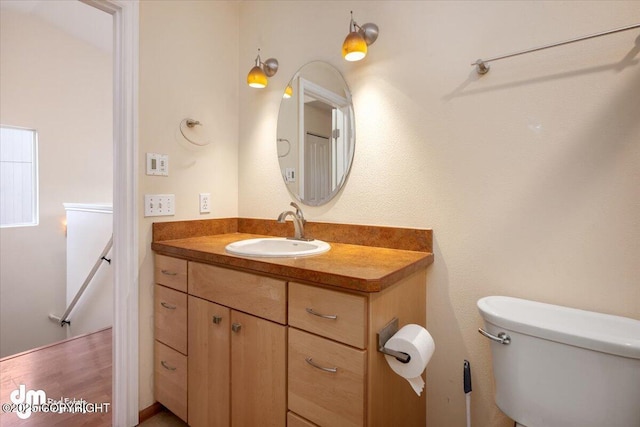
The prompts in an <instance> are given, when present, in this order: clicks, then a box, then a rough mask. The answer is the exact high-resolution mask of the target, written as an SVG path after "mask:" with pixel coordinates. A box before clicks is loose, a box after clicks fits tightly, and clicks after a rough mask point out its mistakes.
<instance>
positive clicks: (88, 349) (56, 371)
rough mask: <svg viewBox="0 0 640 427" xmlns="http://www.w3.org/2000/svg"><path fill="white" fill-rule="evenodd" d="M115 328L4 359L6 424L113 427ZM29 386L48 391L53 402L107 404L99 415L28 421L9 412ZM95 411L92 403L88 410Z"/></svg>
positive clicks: (0, 365)
mask: <svg viewBox="0 0 640 427" xmlns="http://www.w3.org/2000/svg"><path fill="white" fill-rule="evenodd" d="M111 349H112V344H111V328H108V329H103V330H101V331H98V332H94V333H92V334H87V335H83V336H80V337H75V338H71V339H69V340H66V341H62V342H60V343H56V344H52V345H49V346H46V347H41V348H38V349H35V350H30V351H27V352H24V353H20V354H17V355H14V356H9V357H6V358H4V359H1V360H0V403H2V412H0V426H2V427H12V426H20V427H35V426H47V427H55V426H87V427H92V426H110V425H111V415H112V412H113V408H112V407H111V401H112V400H111V381H112V379H111V366H112V352H111ZM21 384H23V385H24V386H25V388H26V390H27V391H29V390H43V391H44V392H45V393H46V395H47V399H52V400H54V401H60V400H61V399H62V400H64V399H69V401H73V400H74V399H75V400H76V401H80V400H81V399H83V400H84V401H86V402H88V403H90V404H95V408H96V409H97V407H98V405H99V404H103V403H108V404H109V406H108V411H105V410H106V409H107V408H106V406H107V405H102V408H103V411H102V412H97V410H96V412H94V413H68V412H65V413H40V412H38V413H35V412H34V413H32V414H31V415H30V416H29V417H28V418H27V419H24V420H22V419H20V418H18V416H17V414H15V413H11V412H6V411H7V409H9V408H7V407H6V405H7V404H11V398H10V394H11V392H12V391H14V390H18V389H19V386H20V385H21ZM85 407H86V408H87V409H91V407H92V405H88V406H85Z"/></svg>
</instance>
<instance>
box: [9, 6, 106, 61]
mask: <svg viewBox="0 0 640 427" xmlns="http://www.w3.org/2000/svg"><path fill="white" fill-rule="evenodd" d="M5 9H6V10H14V11H17V12H19V13H24V14H29V15H33V16H35V17H37V18H39V19H42V20H43V21H45V22H48V23H49V24H51V25H54V26H55V27H58V28H60V29H61V30H63V31H65V32H67V33H69V34H70V35H71V36H73V37H75V38H79V39H82V40H84V41H86V42H88V43H90V44H92V45H94V46H96V47H98V48H99V49H102V50H104V51H106V52H111V51H112V50H113V17H112V16H111V15H109V14H108V13H106V12H103V11H101V10H98V9H96V8H94V7H92V6H89V5H86V4H84V3H82V2H80V1H75V0H73V1H70V0H2V1H0V13H1V12H2V11H3V10H5Z"/></svg>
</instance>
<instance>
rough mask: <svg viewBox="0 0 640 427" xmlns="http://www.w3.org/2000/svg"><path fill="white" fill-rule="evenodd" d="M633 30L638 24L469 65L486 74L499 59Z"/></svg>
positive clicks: (639, 25)
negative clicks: (490, 65)
mask: <svg viewBox="0 0 640 427" xmlns="http://www.w3.org/2000/svg"><path fill="white" fill-rule="evenodd" d="M634 28H640V24H632V25H627V26H626V27H621V28H616V29H614V30H609V31H603V32H600V33H596V34H590V35H588V36H583V37H577V38H575V39H571V40H567V41H563V42H560V43H553V44H548V45H545V46H540V47H535V48H533V49H527V50H522V51H520V52H514V53H509V54H507V55H501V56H495V57H493V58H489V59H478V60H477V61H476V62H473V63H471V65H475V66H476V72H477V73H478V74H487V73H488V72H489V68H490V67H489V64H488V63H489V62H493V61H498V60H500V59H505V58H511V57H512V56H518V55H524V54H525V53H531V52H537V51H539V50H543V49H549V48H551V47H556V46H562V45H565V44H569V43H575V42H579V41H582V40H588V39H593V38H595V37H600V36H606V35H608V34H614V33H619V32H621V31H627V30H633V29H634Z"/></svg>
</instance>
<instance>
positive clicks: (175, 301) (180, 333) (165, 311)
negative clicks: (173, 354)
mask: <svg viewBox="0 0 640 427" xmlns="http://www.w3.org/2000/svg"><path fill="white" fill-rule="evenodd" d="M154 301H155V307H154V324H155V328H154V333H155V338H156V339H157V340H158V341H160V342H162V343H164V344H166V345H168V346H169V347H171V348H173V349H175V350H178V351H179V352H180V353H182V354H187V294H184V293H182V292H178V291H174V290H173V289H169V288H165V287H164V286H160V285H156V286H155V290H154Z"/></svg>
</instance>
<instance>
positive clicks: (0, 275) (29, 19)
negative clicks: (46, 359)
mask: <svg viewBox="0 0 640 427" xmlns="http://www.w3.org/2000/svg"><path fill="white" fill-rule="evenodd" d="M81 7H84V8H86V9H87V10H88V11H87V16H85V19H87V20H89V21H91V20H93V22H94V23H96V25H95V27H98V28H101V26H100V25H99V24H101V23H102V22H103V21H104V20H110V19H111V17H110V16H109V15H107V14H105V13H103V12H100V11H98V10H96V9H93V8H90V7H89V6H85V5H82V6H81ZM92 11H93V12H92ZM0 16H1V23H0V123H2V124H4V125H11V126H19V127H26V128H33V129H36V130H37V131H38V139H39V140H38V151H39V152H38V169H39V186H40V187H39V190H40V223H39V225H38V226H34V227H19V228H3V229H2V230H1V231H0V289H1V297H0V307H1V308H0V357H3V356H6V355H10V354H14V353H17V352H21V351H25V350H28V349H31V348H34V347H39V346H42V345H45V344H49V343H52V342H55V341H59V340H60V339H63V338H65V337H66V334H65V331H64V329H62V328H60V326H58V325H56V324H55V323H52V322H51V321H49V319H48V318H47V316H48V315H49V314H50V313H52V314H57V315H61V314H62V313H63V312H64V310H65V292H66V239H65V227H64V220H65V210H64V207H63V206H62V203H64V202H72V203H110V202H111V199H112V182H113V173H112V167H113V164H112V150H113V145H112V142H111V141H112V136H111V135H112V128H111V126H112V118H111V116H112V61H111V53H110V52H107V51H105V50H103V49H100V48H98V47H96V46H94V45H93V44H90V43H87V42H86V41H84V40H83V39H80V38H77V37H75V36H73V35H71V34H69V33H67V32H65V31H63V30H62V29H60V28H59V27H57V26H54V25H52V24H51V23H49V22H48V21H46V20H43V19H41V18H38V17H34V16H32V15H28V14H23V13H21V12H19V11H15V10H12V9H9V8H5V7H3V8H2V10H1V13H0ZM98 23H99V24H98ZM107 25H108V23H107ZM107 28H108V26H107ZM98 255H99V254H96V257H97V256H98Z"/></svg>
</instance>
